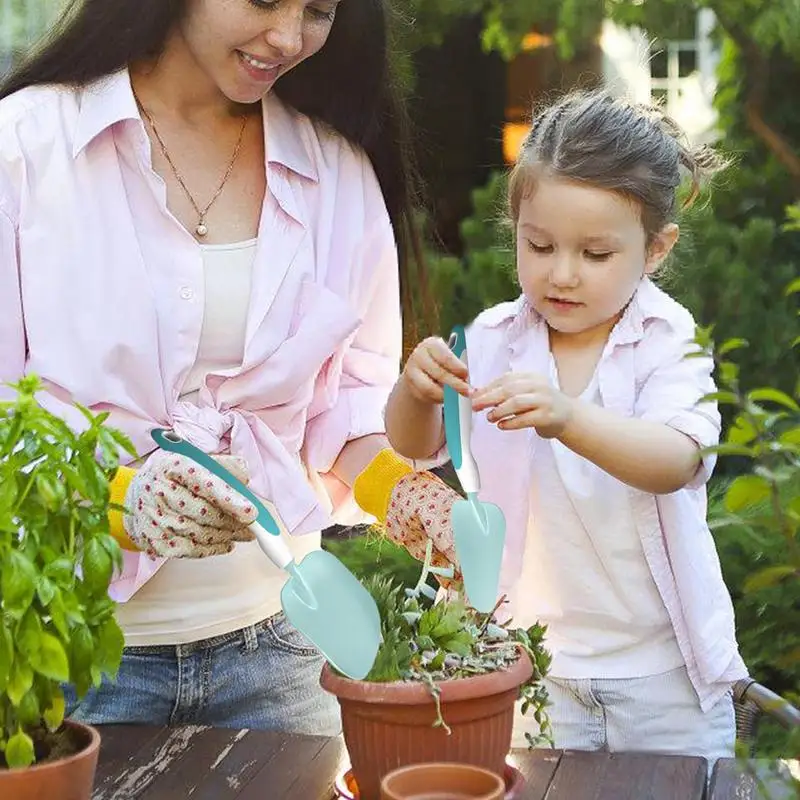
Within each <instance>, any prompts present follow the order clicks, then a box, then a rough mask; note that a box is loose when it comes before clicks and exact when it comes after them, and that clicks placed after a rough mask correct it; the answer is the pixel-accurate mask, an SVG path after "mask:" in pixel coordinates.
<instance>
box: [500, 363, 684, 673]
mask: <svg viewBox="0 0 800 800" xmlns="http://www.w3.org/2000/svg"><path fill="white" fill-rule="evenodd" d="M550 377H551V380H552V381H553V383H554V385H556V386H558V374H557V372H556V370H555V364H554V363H553V362H552V361H551V372H550ZM581 399H583V400H584V401H586V402H597V403H599V401H600V398H599V393H598V387H597V376H596V374H595V376H594V377H593V378H592V381H591V383H590V385H589V386H588V387H587V388H586V390H585V391H584V393H583V394H582V397H581ZM533 460H534V468H533V485H532V487H531V518H530V524H529V528H528V534H527V538H526V542H525V554H524V556H523V562H522V574H521V576H520V579H519V582H518V584H517V609H518V611H517V614H516V615H515V619H514V623H515V625H521V626H522V627H528V626H530V625H533V624H534V623H535V622H537V621H540V622H541V623H542V624H545V625H547V626H548V632H547V641H546V643H545V646H546V647H547V648H548V649H549V650H550V652H551V654H552V656H553V662H552V665H551V669H550V674H551V675H552V676H553V677H557V678H639V677H645V676H648V675H656V674H660V673H662V672H666V671H668V670H670V669H674V668H676V667H679V666H681V665H682V664H683V663H684V661H683V656H682V655H681V652H680V649H679V648H678V643H677V641H676V639H675V633H674V631H673V628H672V624H671V622H670V619H669V616H668V614H667V610H666V608H665V606H664V603H663V601H662V600H661V597H660V595H659V593H658V589H657V588H656V585H655V582H654V581H653V577H652V575H651V573H650V568H649V567H648V565H647V561H646V559H645V555H644V552H643V550H642V543H641V539H640V538H639V533H638V531H637V530H636V525H635V521H634V518H633V513H632V509H631V502H630V496H629V491H630V490H629V489H628V487H626V486H625V485H624V484H623V483H622V482H620V481H618V480H616V479H615V478H613V477H612V476H611V475H609V474H608V473H606V472H604V471H603V470H601V469H600V468H599V467H596V466H595V465H594V464H591V463H590V462H589V461H587V460H586V459H584V458H582V457H581V456H579V455H576V454H575V453H573V452H572V451H571V450H569V449H568V448H566V447H565V446H564V445H562V444H561V442H559V441H558V440H556V439H551V440H546V439H540V440H538V441H537V442H536V448H535V452H534V454H533Z"/></svg>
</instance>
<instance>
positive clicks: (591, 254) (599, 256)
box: [584, 250, 614, 261]
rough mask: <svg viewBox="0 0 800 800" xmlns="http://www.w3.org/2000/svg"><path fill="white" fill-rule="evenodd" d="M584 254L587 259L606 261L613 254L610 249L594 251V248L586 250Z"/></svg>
mask: <svg viewBox="0 0 800 800" xmlns="http://www.w3.org/2000/svg"><path fill="white" fill-rule="evenodd" d="M584 255H585V256H586V258H588V259H589V261H608V259H609V258H611V256H613V255H614V254H613V253H612V252H610V251H603V252H596V251H594V250H587V251H586V252H585V254H584Z"/></svg>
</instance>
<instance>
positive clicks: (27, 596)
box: [2, 550, 39, 614]
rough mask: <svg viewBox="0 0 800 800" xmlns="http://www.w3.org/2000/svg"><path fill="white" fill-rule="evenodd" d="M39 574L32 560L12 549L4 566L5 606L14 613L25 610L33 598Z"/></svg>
mask: <svg viewBox="0 0 800 800" xmlns="http://www.w3.org/2000/svg"><path fill="white" fill-rule="evenodd" d="M38 578H39V575H38V573H37V572H36V567H35V566H34V564H33V563H32V562H31V560H30V559H29V558H28V557H27V556H25V555H24V554H23V553H21V552H20V551H19V550H12V551H11V552H10V553H9V554H8V556H7V557H6V563H5V565H4V566H3V580H2V594H3V608H4V609H5V611H8V612H10V613H12V614H21V613H22V612H24V611H25V610H26V609H27V608H28V606H29V605H30V604H31V601H32V600H33V595H34V592H35V591H36V583H37V581H38Z"/></svg>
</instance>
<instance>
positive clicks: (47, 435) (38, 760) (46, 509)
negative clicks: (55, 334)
mask: <svg viewBox="0 0 800 800" xmlns="http://www.w3.org/2000/svg"><path fill="white" fill-rule="evenodd" d="M12 388H14V389H15V390H16V398H15V400H14V401H13V402H5V403H1V404H0V568H1V569H2V574H1V575H0V797H4V798H5V797H8V798H11V797H13V798H15V800H24V798H34V797H35V798H43V797H53V798H56V797H57V798H59V800H89V798H90V796H91V792H92V782H93V780H94V771H95V766H96V763H97V754H98V749H99V736H98V733H97V731H96V730H94V729H92V728H90V727H87V726H84V725H79V724H77V723H74V722H70V721H65V720H64V695H63V693H62V690H61V686H62V684H63V683H66V682H68V683H71V684H74V685H75V687H76V690H77V692H78V694H79V696H82V695H83V694H85V693H86V691H87V690H88V689H89V687H90V686H92V685H94V686H98V685H99V684H100V681H101V678H102V676H103V675H104V674H105V675H109V676H114V675H115V674H116V671H117V669H118V667H119V663H120V660H121V657H122V648H123V637H122V632H121V631H120V628H119V626H118V625H117V622H116V619H115V617H114V609H115V604H114V602H113V601H112V600H111V599H110V598H109V596H108V587H109V582H110V580H111V576H112V572H113V570H114V568H115V567H117V566H118V565H119V564H120V563H121V553H120V549H119V546H118V545H117V543H116V541H115V540H114V539H113V537H112V536H111V535H110V534H109V526H108V511H109V508H110V503H109V480H110V479H111V478H112V477H113V475H114V473H115V472H116V469H117V467H118V466H119V448H123V449H124V450H126V451H128V452H130V453H131V454H133V455H135V451H134V448H133V446H132V445H131V444H130V442H129V441H128V440H127V439H126V438H125V437H124V436H123V435H122V434H121V433H119V432H118V431H116V430H113V429H111V428H108V427H105V425H104V422H105V420H106V418H107V416H108V415H107V414H100V415H97V416H95V415H94V414H92V413H91V412H90V411H89V410H88V409H85V408H83V407H82V406H79V405H77V404H76V407H77V408H78V409H79V410H80V411H81V412H82V413H83V415H84V416H85V417H86V423H87V424H86V425H85V426H84V427H85V429H84V430H82V431H81V432H74V431H73V430H71V429H70V427H69V426H68V425H67V424H66V422H64V420H62V419H60V418H59V417H57V416H55V415H54V414H52V413H50V412H48V411H47V410H45V409H44V408H43V407H42V406H41V405H40V404H39V403H38V401H37V400H36V397H35V395H36V392H37V391H39V389H40V388H41V384H40V382H39V380H38V378H37V377H36V376H28V377H26V378H23V379H22V380H21V381H20V382H19V383H17V384H13V385H12Z"/></svg>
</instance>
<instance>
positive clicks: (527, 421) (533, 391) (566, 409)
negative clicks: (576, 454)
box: [472, 372, 574, 439]
mask: <svg viewBox="0 0 800 800" xmlns="http://www.w3.org/2000/svg"><path fill="white" fill-rule="evenodd" d="M573 403H574V401H573V399H572V398H571V397H568V396H567V395H565V394H564V393H563V392H560V391H559V390H558V389H556V388H555V387H554V386H553V385H552V384H551V383H550V382H549V381H548V380H546V379H545V378H543V377H542V376H541V375H534V374H531V373H524V372H523V373H520V372H507V373H506V374H505V375H503V376H502V377H500V378H497V379H496V380H494V381H492V382H491V383H490V384H489V385H488V386H485V387H483V388H482V389H478V390H477V391H476V392H475V394H474V395H473V396H472V409H473V411H484V410H486V409H487V408H490V409H491V411H490V412H489V413H488V414H487V416H486V418H487V419H488V420H489V422H496V423H497V427H498V428H501V429H502V430H504V431H514V430H520V429H521V428H535V429H536V432H537V433H538V434H539V435H540V436H542V437H543V438H545V439H552V438H555V437H557V436H560V435H561V434H562V433H563V432H564V429H565V428H566V427H567V424H568V423H569V421H570V419H571V418H572V412H573Z"/></svg>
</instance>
